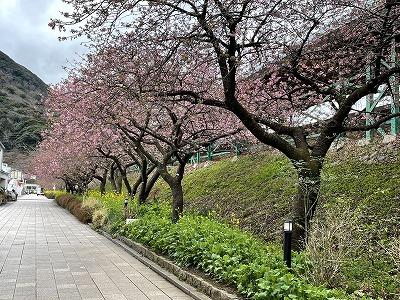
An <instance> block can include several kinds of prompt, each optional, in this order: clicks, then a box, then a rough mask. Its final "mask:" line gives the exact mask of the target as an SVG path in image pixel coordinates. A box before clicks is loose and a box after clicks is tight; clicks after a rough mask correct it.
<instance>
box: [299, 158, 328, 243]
mask: <svg viewBox="0 0 400 300" xmlns="http://www.w3.org/2000/svg"><path fill="white" fill-rule="evenodd" d="M296 167H297V171H298V191H297V195H296V197H295V201H294V204H293V212H292V215H293V234H292V238H293V248H294V249H295V250H301V249H303V248H304V246H305V245H306V243H307V237H308V233H309V229H310V221H311V219H312V218H313V217H314V214H315V210H316V207H317V203H318V198H319V191H320V186H321V170H322V163H321V162H316V161H309V162H306V163H302V166H301V167H299V166H296Z"/></svg>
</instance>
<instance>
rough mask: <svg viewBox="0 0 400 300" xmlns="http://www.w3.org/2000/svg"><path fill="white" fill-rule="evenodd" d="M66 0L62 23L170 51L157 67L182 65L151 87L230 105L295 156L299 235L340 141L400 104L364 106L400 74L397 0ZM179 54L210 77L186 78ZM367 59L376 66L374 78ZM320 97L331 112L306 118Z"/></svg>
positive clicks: (176, 96) (173, 96)
mask: <svg viewBox="0 0 400 300" xmlns="http://www.w3.org/2000/svg"><path fill="white" fill-rule="evenodd" d="M65 2H66V3H68V4H70V7H71V12H70V13H64V15H63V18H62V19H61V20H60V19H54V20H51V22H50V26H51V27H53V28H56V27H57V28H58V29H60V30H62V31H65V30H67V29H68V28H69V29H70V32H71V35H72V36H77V35H87V36H88V37H89V38H90V39H91V40H92V41H94V42H95V43H96V42H97V43H99V42H100V43H103V42H104V41H110V40H111V41H112V40H115V39H118V38H119V37H120V36H121V34H122V33H124V34H125V33H128V36H130V38H127V39H126V41H127V43H130V44H131V45H135V46H134V48H135V49H140V48H143V49H144V50H143V51H150V53H158V55H159V56H160V57H162V58H163V63H161V64H160V65H159V66H155V67H154V70H155V72H160V69H162V71H161V72H162V73H169V74H171V76H165V74H164V76H163V78H159V79H158V80H157V81H156V82H155V84H154V85H153V86H152V88H151V89H147V90H146V91H143V92H146V93H149V94H150V95H152V96H155V95H156V96H158V97H162V98H163V99H164V101H165V102H167V101H175V102H176V101H186V102H188V103H191V104H196V103H197V104H199V105H206V106H209V107H214V108H215V109H216V110H219V109H221V108H222V109H225V110H227V111H230V112H232V113H233V114H235V115H236V117H237V118H238V119H240V121H241V122H242V123H243V125H244V126H245V127H246V128H247V129H248V130H249V131H250V132H251V133H252V134H253V135H254V136H255V137H256V138H257V139H258V140H259V141H260V142H261V143H264V144H266V145H269V146H272V147H274V148H276V149H278V150H279V151H281V152H282V153H283V154H284V155H286V156H287V157H288V158H289V159H290V160H291V161H292V162H293V164H294V167H295V168H296V169H297V171H298V176H299V193H298V197H297V198H296V199H295V201H294V203H293V218H294V221H295V228H294V239H295V241H296V243H297V246H298V247H300V246H301V243H302V241H304V238H305V236H306V232H307V227H308V224H309V222H310V220H311V218H312V217H313V215H314V213H315V209H316V207H317V201H318V193H319V187H320V177H321V170H322V166H323V162H324V158H325V156H326V154H327V152H328V150H329V148H330V146H331V145H332V143H333V141H334V140H335V139H336V138H337V137H338V136H339V135H341V134H342V133H344V132H349V131H365V130H370V129H373V128H378V127H379V126H380V125H381V124H382V123H384V122H385V121H387V120H389V119H391V118H394V117H397V116H398V115H399V114H398V112H394V113H392V112H389V113H387V114H384V115H378V116H376V118H375V119H374V121H372V122H370V124H369V125H368V126H365V125H363V124H362V123H360V122H364V119H363V118H362V117H363V115H362V112H357V111H355V110H354V109H353V106H354V105H355V104H356V103H358V102H359V101H362V100H363V99H364V97H366V96H367V95H369V94H371V93H375V92H377V90H378V88H379V87H380V86H381V85H383V84H387V85H388V86H390V81H391V80H392V78H393V77H396V76H398V74H399V66H398V65H396V64H395V60H394V59H392V58H391V57H390V55H389V53H390V49H391V47H396V44H397V43H396V40H397V36H398V32H399V30H398V26H399V21H398V18H399V8H398V6H397V1H389V0H388V1H374V2H371V1H367V0H365V1H361V0H358V1H346V0H341V1H338V0H321V1H290V0H286V1H280V0H273V1H269V0H268V1H266V0H230V1H219V0H211V1H210V0H201V1H192V0H150V1H133V0H132V1H130V0H127V1H114V0H113V1H111V0H108V1H92V0H91V1H89V0H86V1H81V0H80V1H78V0H67V1H65ZM384 59H386V61H387V62H389V63H385V62H384ZM171 64H172V65H174V66H176V65H178V64H180V72H181V73H182V72H183V73H188V74H190V73H191V72H192V71H194V72H193V73H195V74H196V75H197V76H199V77H196V76H192V83H191V84H190V85H189V84H185V85H183V86H182V85H179V84H178V82H177V80H176V79H173V78H174V75H176V72H177V71H176V69H175V68H172V70H171ZM368 66H370V67H371V68H372V69H373V72H371V73H370V76H369V78H367V79H366V80H365V77H364V70H365V69H366V68H367V67H368ZM200 70H202V72H200ZM171 78H172V80H171ZM175 78H176V77H175ZM160 79H161V80H160ZM199 83H201V84H199ZM393 94H398V91H393ZM315 106H319V107H322V109H320V112H321V114H320V115H325V116H324V117H321V116H318V117H317V118H316V120H313V121H312V122H306V123H304V122H301V121H299V117H301V116H304V115H305V114H307V112H308V110H309V109H310V108H313V107H315ZM326 106H328V107H329V109H328V108H324V107H326ZM328 110H329V112H328V113H327V111H328ZM314 118H315V116H314ZM300 119H301V118H300ZM311 137H312V138H311Z"/></svg>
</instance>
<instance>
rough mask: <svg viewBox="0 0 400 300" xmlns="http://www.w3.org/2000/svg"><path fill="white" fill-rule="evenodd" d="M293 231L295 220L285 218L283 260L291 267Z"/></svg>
mask: <svg viewBox="0 0 400 300" xmlns="http://www.w3.org/2000/svg"><path fill="white" fill-rule="evenodd" d="M292 231H293V221H292V220H291V219H287V220H285V222H284V223H283V260H284V261H285V262H286V266H287V267H288V268H289V269H290V268H291V267H292Z"/></svg>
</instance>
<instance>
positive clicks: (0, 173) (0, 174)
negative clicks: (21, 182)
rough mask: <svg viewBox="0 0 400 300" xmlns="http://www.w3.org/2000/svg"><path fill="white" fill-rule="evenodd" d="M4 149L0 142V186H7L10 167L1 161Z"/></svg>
mask: <svg viewBox="0 0 400 300" xmlns="http://www.w3.org/2000/svg"><path fill="white" fill-rule="evenodd" d="M4 151H5V148H4V146H3V144H2V143H1V142H0V187H3V188H7V185H8V179H9V174H10V172H11V168H10V167H8V165H7V164H5V163H3V158H4Z"/></svg>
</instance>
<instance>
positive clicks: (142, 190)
mask: <svg viewBox="0 0 400 300" xmlns="http://www.w3.org/2000/svg"><path fill="white" fill-rule="evenodd" d="M140 173H141V174H140V178H141V179H142V183H141V185H140V190H139V197H138V199H139V205H141V204H143V203H144V202H145V201H146V198H145V192H146V186H147V179H148V175H147V161H146V160H143V161H142V168H141V172H140Z"/></svg>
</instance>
